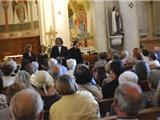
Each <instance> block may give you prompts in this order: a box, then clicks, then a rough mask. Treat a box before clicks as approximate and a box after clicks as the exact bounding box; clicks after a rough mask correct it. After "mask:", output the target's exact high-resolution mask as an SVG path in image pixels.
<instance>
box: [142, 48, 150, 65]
mask: <svg viewBox="0 0 160 120" xmlns="http://www.w3.org/2000/svg"><path fill="white" fill-rule="evenodd" d="M142 55H143V56H142V57H143V61H144V62H147V63H148V62H149V51H148V50H147V49H143V50H142Z"/></svg>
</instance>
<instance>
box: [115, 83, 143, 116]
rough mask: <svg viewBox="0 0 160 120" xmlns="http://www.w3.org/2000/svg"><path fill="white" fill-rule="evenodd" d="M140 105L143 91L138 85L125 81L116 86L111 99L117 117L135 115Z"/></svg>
mask: <svg viewBox="0 0 160 120" xmlns="http://www.w3.org/2000/svg"><path fill="white" fill-rule="evenodd" d="M142 105H143V93H142V90H141V88H140V87H139V85H137V84H135V83H131V82H127V83H123V84H121V85H119V86H118V88H117V89H116V91H115V94H114V100H113V108H114V110H115V112H116V114H117V116H118V117H127V116H130V117H135V116H136V115H137V114H138V112H139V110H140V109H141V107H142Z"/></svg>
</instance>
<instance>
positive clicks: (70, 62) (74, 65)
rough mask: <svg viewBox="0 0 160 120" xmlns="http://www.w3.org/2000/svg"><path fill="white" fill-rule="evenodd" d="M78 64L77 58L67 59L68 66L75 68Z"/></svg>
mask: <svg viewBox="0 0 160 120" xmlns="http://www.w3.org/2000/svg"><path fill="white" fill-rule="evenodd" d="M76 65H77V62H76V60H75V59H68V60H67V67H68V68H69V69H75V67H76Z"/></svg>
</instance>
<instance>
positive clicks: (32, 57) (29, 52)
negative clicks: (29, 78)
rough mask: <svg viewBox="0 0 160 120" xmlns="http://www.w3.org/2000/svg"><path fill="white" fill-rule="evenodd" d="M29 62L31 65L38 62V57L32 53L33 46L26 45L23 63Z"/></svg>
mask: <svg viewBox="0 0 160 120" xmlns="http://www.w3.org/2000/svg"><path fill="white" fill-rule="evenodd" d="M24 60H25V61H28V62H29V63H31V62H33V61H36V56H35V54H34V53H33V52H32V45H31V44H26V46H25V48H24V53H23V60H22V61H24Z"/></svg>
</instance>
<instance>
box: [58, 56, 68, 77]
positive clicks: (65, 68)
mask: <svg viewBox="0 0 160 120" xmlns="http://www.w3.org/2000/svg"><path fill="white" fill-rule="evenodd" d="M57 62H58V66H59V68H60V69H61V72H62V73H61V75H63V74H65V73H66V72H67V71H68V70H67V67H65V66H64V65H62V62H63V60H62V59H61V58H59V57H57Z"/></svg>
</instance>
